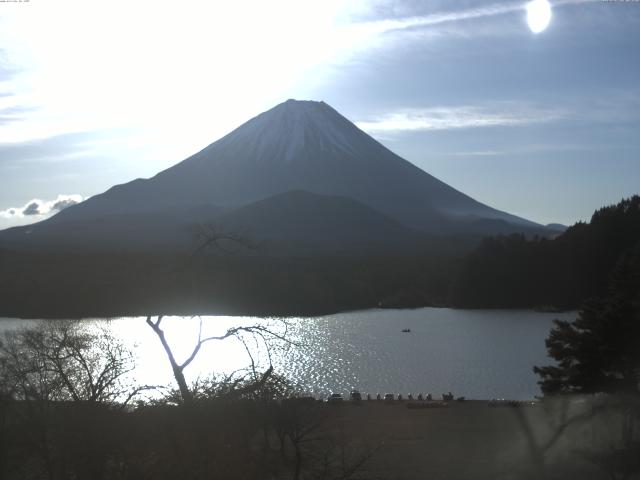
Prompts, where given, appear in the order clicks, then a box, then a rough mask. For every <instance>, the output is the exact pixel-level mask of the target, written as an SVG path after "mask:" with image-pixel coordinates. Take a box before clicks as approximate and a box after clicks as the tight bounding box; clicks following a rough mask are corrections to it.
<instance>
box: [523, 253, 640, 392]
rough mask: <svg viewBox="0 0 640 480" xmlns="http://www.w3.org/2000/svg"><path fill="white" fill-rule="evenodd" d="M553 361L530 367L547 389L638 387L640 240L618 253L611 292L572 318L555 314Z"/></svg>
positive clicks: (629, 389)
mask: <svg viewBox="0 0 640 480" xmlns="http://www.w3.org/2000/svg"><path fill="white" fill-rule="evenodd" d="M546 345H547V350H548V352H549V355H550V356H551V357H552V358H553V359H554V360H556V361H557V362H558V363H557V365H555V366H545V367H534V371H535V372H536V373H537V374H538V375H540V377H541V381H540V382H539V384H540V386H541V388H542V391H543V392H544V393H545V394H553V393H566V392H581V393H595V392H608V393H613V392H638V390H639V384H640V242H638V243H637V244H636V246H635V247H634V248H633V249H631V250H629V251H627V252H626V253H625V254H623V255H622V256H621V258H620V259H619V261H618V263H617V265H616V268H615V270H614V272H613V274H612V277H611V281H610V286H609V293H608V295H607V296H606V297H605V298H603V299H598V300H592V301H589V302H586V303H585V304H584V305H583V308H582V309H581V310H580V314H579V317H578V318H577V319H576V320H575V321H573V322H568V321H560V320H556V321H555V325H554V328H553V329H552V330H551V333H550V335H549V338H548V339H547V341H546Z"/></svg>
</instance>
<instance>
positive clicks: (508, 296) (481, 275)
mask: <svg viewBox="0 0 640 480" xmlns="http://www.w3.org/2000/svg"><path fill="white" fill-rule="evenodd" d="M638 245H640V196H637V195H636V196H633V197H631V198H629V199H626V200H622V201H621V202H620V203H618V204H616V205H611V206H608V207H604V208H601V209H599V210H597V211H596V212H595V213H594V214H593V216H592V217H591V221H590V222H589V223H582V222H581V223H577V224H575V225H573V226H572V227H569V228H568V229H567V230H566V231H565V232H564V233H562V234H560V235H558V236H557V237H556V238H554V239H544V238H540V239H527V238H525V237H524V236H522V235H510V236H498V237H491V238H487V239H485V240H484V241H483V242H482V244H481V245H480V246H479V247H478V248H477V250H475V251H474V252H473V253H471V254H470V255H469V256H468V258H467V260H466V261H465V263H464V265H463V267H462V269H461V272H460V274H459V276H458V278H457V280H456V282H455V286H454V289H453V299H452V300H453V303H454V304H455V305H457V306H464V307H481V308H486V307H489V308H492V307H501V308H505V307H540V308H553V307H557V308H576V307H577V306H578V305H580V303H581V302H582V301H584V300H585V299H587V298H590V297H601V296H603V295H604V294H605V293H606V288H607V284H608V281H609V277H610V275H611V272H612V271H613V269H614V267H615V265H616V263H617V262H618V260H619V259H620V257H621V256H622V255H624V254H626V253H627V252H629V251H630V250H631V249H633V248H638Z"/></svg>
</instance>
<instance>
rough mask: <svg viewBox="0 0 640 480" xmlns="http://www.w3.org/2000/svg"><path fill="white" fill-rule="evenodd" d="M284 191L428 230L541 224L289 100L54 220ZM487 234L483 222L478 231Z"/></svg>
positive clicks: (330, 114)
mask: <svg viewBox="0 0 640 480" xmlns="http://www.w3.org/2000/svg"><path fill="white" fill-rule="evenodd" d="M291 190H305V191H309V192H313V193H319V194H325V195H338V196H346V197H351V198H353V199H355V200H357V201H359V202H362V203H364V204H366V205H369V206H371V207H373V208H374V209H376V210H378V211H379V212H381V213H383V214H385V215H387V216H389V217H391V218H393V219H395V220H398V221H400V222H401V223H403V224H405V225H406V226H409V227H412V228H418V229H421V230H425V231H431V232H443V231H460V230H462V231H464V230H465V224H466V223H470V222H471V223H474V222H477V221H478V220H485V219H488V220H502V221H504V222H506V223H507V224H508V225H511V226H513V229H514V230H518V229H523V228H524V229H527V228H538V227H540V226H538V225H536V224H534V223H532V222H529V221H527V220H524V219H521V218H518V217H515V216H513V215H510V214H507V213H504V212H501V211H498V210H495V209H493V208H490V207H488V206H486V205H483V204H481V203H479V202H477V201H475V200H473V199H472V198H470V197H468V196H467V195H464V194H463V193H461V192H459V191H457V190H455V189H453V188H451V187H449V186H448V185H446V184H445V183H443V182H441V181H439V180H438V179H436V178H434V177H432V176H431V175H429V174H428V173H426V172H424V171H422V170H420V169H419V168H417V167H415V166H414V165H412V164H411V163H409V162H407V161H406V160H404V159H402V158H401V157H399V156H397V155H396V154H394V153H393V152H391V151H390V150H388V149H387V148H386V147H384V146H383V145H381V144H380V143H378V142H377V141H375V140H374V139H373V138H371V137H370V136H369V135H367V134H366V133H364V132H363V131H361V130H360V129H358V128H357V127H356V126H355V125H354V124H353V123H351V122H350V121H349V120H347V119H346V118H344V117H343V116H342V115H340V114H339V113H338V112H336V111H335V110H334V109H333V108H331V107H329V106H328V105H326V104H325V103H323V102H310V101H294V100H289V101H287V102H285V103H282V104H280V105H278V106H276V107H274V108H272V109H271V110H269V111H267V112H264V113H262V114H260V115H258V116H257V117H255V118H253V119H251V120H249V121H248V122H246V123H245V124H243V125H242V126H240V127H239V128H237V129H236V130H234V131H233V132H231V133H229V134H228V135H226V136H225V137H223V138H221V139H220V140H218V141H217V142H215V143H213V144H211V145H209V146H208V147H206V148H205V149H203V150H202V151H200V152H199V153H197V154H195V155H193V156H191V157H189V158H188V159H186V160H184V161H183V162H180V163H178V164H177V165H174V166H173V167H171V168H169V169H167V170H165V171H163V172H160V173H159V174H157V175H156V176H154V177H152V178H150V179H146V180H143V179H138V180H134V181H132V182H130V183H127V184H124V185H119V186H116V187H113V188H112V189H110V190H109V191H107V192H105V193H104V194H102V195H97V196H95V197H93V198H91V199H89V200H87V201H85V202H83V203H82V204H80V205H77V206H74V207H72V208H69V209H67V210H65V211H63V212H61V213H60V214H58V215H57V216H56V217H55V220H54V221H65V220H67V219H71V218H73V219H80V218H92V217H96V216H100V215H105V214H113V213H126V212H132V211H137V212H142V211H144V212H148V211H158V210H162V209H166V208H176V207H184V206H187V205H200V204H213V205H219V206H225V207H237V206H241V205H246V204H248V203H251V202H254V201H257V200H260V199H263V198H267V197H269V196H272V195H275V194H278V193H284V192H287V191H291ZM540 228H542V227H540ZM492 231H493V230H492V229H491V227H490V226H488V228H487V232H486V233H492Z"/></svg>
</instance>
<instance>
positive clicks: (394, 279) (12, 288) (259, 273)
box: [0, 251, 461, 318]
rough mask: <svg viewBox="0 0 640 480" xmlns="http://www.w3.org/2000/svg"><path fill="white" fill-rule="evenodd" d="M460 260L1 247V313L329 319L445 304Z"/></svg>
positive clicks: (41, 316)
mask: <svg viewBox="0 0 640 480" xmlns="http://www.w3.org/2000/svg"><path fill="white" fill-rule="evenodd" d="M460 258H461V257H460V256H454V255H447V256H443V257H438V256H436V255H430V256H427V255H424V256H394V257H381V256H378V257H338V256H333V257H331V256H318V257H259V256H243V255H225V254H214V252H207V253H205V254H203V255H198V256H197V257H192V258H191V259H189V258H188V257H185V256H181V255H169V254H167V255H163V254H155V253H147V254H129V253H121V254H107V253H85V254H81V253H67V252H58V253H52V252H42V253H24V252H13V251H6V252H2V251H0V265H1V267H2V268H1V270H0V316H5V317H31V318H83V317H85V318H86V317H115V316H129V315H147V314H149V313H164V314H182V315H189V314H215V313H219V314H230V315H233V314H235V315H259V316H264V315H284V316H290V315H320V314H326V313H333V312H338V311H345V310H356V309H364V308H375V307H421V306H425V305H444V304H446V303H447V301H448V295H449V284H450V283H451V281H452V279H453V276H454V272H455V268H456V265H458V264H459V262H460Z"/></svg>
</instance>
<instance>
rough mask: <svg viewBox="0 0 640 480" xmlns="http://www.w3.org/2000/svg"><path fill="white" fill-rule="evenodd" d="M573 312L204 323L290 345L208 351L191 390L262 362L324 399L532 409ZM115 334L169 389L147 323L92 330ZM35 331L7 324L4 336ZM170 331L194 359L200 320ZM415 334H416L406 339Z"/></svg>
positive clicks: (147, 379) (233, 344)
mask: <svg viewBox="0 0 640 480" xmlns="http://www.w3.org/2000/svg"><path fill="white" fill-rule="evenodd" d="M575 316H576V314H575V312H568V313H560V314H558V313H540V312H533V311H528V310H456V309H448V308H422V309H416V310H386V309H385V310H365V311H358V312H349V313H339V314H335V315H327V316H322V317H314V318H291V319H287V320H286V321H282V320H280V319H267V318H255V317H226V316H207V317H202V322H203V337H204V336H211V335H219V334H221V333H224V332H225V331H226V329H227V328H229V327H232V326H237V325H253V324H259V325H263V326H267V327H269V328H271V329H272V330H274V331H276V332H278V333H279V334H281V335H285V336H286V338H287V339H289V340H290V341H291V342H292V343H286V342H282V341H281V340H279V339H267V343H268V347H269V348H267V347H266V346H265V343H264V342H263V341H262V339H260V338H256V337H251V336H245V337H244V343H243V342H242V341H239V340H237V339H233V338H232V339H227V340H225V341H222V342H219V341H213V342H209V343H206V344H205V345H204V346H203V348H202V350H201V351H200V353H199V355H198V357H197V359H196V361H194V363H192V364H191V365H190V366H189V367H188V368H187V369H186V370H185V373H186V376H187V379H188V380H189V381H193V380H195V379H196V378H197V377H198V376H201V377H205V376H208V375H210V374H211V373H214V372H215V373H218V374H229V373H232V372H234V371H238V370H241V369H243V368H246V367H248V366H249V365H250V357H249V355H248V353H247V351H249V352H251V354H252V356H253V358H254V361H255V362H256V363H257V364H258V366H259V367H261V368H263V369H264V368H266V366H267V365H268V362H269V356H270V358H271V362H272V363H273V365H274V367H275V369H276V371H278V372H280V373H283V374H284V375H285V376H287V377H288V378H289V379H291V380H292V381H293V382H295V383H297V384H298V385H299V386H300V387H301V388H302V389H303V390H304V391H306V392H307V393H309V394H312V395H315V396H317V397H320V396H326V395H327V394H329V393H330V392H343V393H345V394H347V393H348V391H349V390H351V389H353V388H357V389H359V390H360V391H361V392H363V393H365V392H370V393H372V394H373V395H375V393H376V392H380V393H382V394H383V393H385V392H395V393H403V394H404V395H406V394H408V393H409V392H412V393H414V395H417V394H418V393H421V392H422V393H427V392H431V393H432V394H434V396H436V395H437V396H438V397H439V395H440V394H441V393H443V392H449V391H451V392H453V393H454V395H456V396H465V397H467V398H477V399H489V398H510V399H528V398H532V397H533V396H535V395H539V393H540V392H539V389H538V386H537V384H536V382H537V377H536V376H535V375H534V374H533V371H532V367H533V366H534V365H545V364H548V363H550V359H549V358H548V357H547V355H546V349H545V344H544V341H545V338H546V337H547V335H548V333H549V329H550V328H551V326H552V321H553V319H554V318H560V319H573V318H575ZM87 321H88V322H91V324H92V325H94V326H96V325H107V326H108V328H110V329H111V330H112V331H113V332H114V333H115V335H116V336H117V337H118V338H120V339H121V340H122V341H123V342H124V343H126V344H127V345H128V346H129V347H130V348H132V349H134V351H135V353H136V356H137V359H138V367H137V369H136V372H135V377H136V380H137V382H139V383H140V384H168V383H170V382H171V380H172V376H171V369H170V367H169V363H168V360H167V359H166V356H165V353H164V351H163V350H162V347H161V346H160V342H159V341H158V338H157V337H156V336H155V334H154V333H153V332H152V331H151V329H150V328H149V326H148V325H146V323H145V319H144V318H141V317H132V318H119V319H113V320H108V321H107V320H100V319H94V320H87ZM31 322H32V321H27V320H18V319H0V330H5V329H11V328H16V327H18V326H20V325H28V324H30V323H31ZM162 326H163V328H164V329H165V331H166V335H167V338H168V340H169V343H170V344H171V345H172V347H173V349H174V353H175V355H176V357H177V359H178V361H181V360H183V359H184V358H187V356H188V355H189V353H190V352H191V350H192V349H193V346H194V342H195V340H196V338H197V335H198V326H199V319H198V318H189V317H184V318H182V317H166V318H164V319H163V322H162ZM403 329H410V330H411V331H410V332H406V333H405V332H402V330H403Z"/></svg>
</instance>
